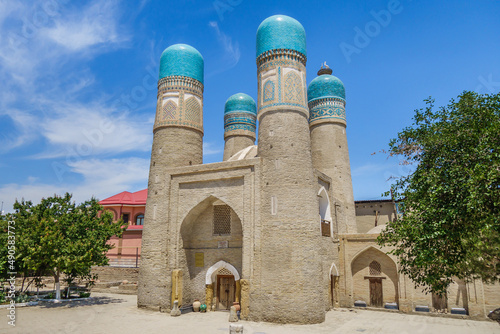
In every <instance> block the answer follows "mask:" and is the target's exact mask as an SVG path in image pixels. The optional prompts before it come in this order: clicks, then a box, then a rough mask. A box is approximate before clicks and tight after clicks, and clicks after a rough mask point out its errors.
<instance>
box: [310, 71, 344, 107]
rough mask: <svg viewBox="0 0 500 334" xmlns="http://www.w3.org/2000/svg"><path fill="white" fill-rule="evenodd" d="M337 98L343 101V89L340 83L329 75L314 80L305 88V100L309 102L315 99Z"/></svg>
mask: <svg viewBox="0 0 500 334" xmlns="http://www.w3.org/2000/svg"><path fill="white" fill-rule="evenodd" d="M324 97H337V98H341V99H344V100H345V88H344V84H343V83H342V81H340V79H339V78H337V77H336V76H333V75H330V74H324V75H320V76H318V77H316V78H314V80H313V81H311V83H310V84H309V87H308V88H307V100H308V101H309V102H311V101H312V100H314V99H317V98H324Z"/></svg>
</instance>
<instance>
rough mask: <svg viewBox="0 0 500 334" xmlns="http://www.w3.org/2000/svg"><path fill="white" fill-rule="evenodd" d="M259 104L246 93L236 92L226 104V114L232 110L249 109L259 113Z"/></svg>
mask: <svg viewBox="0 0 500 334" xmlns="http://www.w3.org/2000/svg"><path fill="white" fill-rule="evenodd" d="M256 109H257V106H256V105H255V101H254V100H253V99H252V97H251V96H249V95H247V94H245V93H238V94H234V95H232V96H231V97H229V98H228V99H227V101H226V104H225V106H224V114H226V113H228V112H232V111H238V112H242V111H247V112H251V113H254V114H255V115H257V111H256Z"/></svg>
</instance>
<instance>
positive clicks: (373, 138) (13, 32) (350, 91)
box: [0, 0, 500, 211]
mask: <svg viewBox="0 0 500 334" xmlns="http://www.w3.org/2000/svg"><path fill="white" fill-rule="evenodd" d="M275 14H285V15H289V16H292V17H294V18H295V19H297V20H299V21H300V22H301V23H302V25H303V26H304V28H305V30H306V34H307V48H308V64H307V78H308V82H310V81H311V80H312V79H313V78H314V77H315V76H316V72H317V70H318V69H319V67H320V65H321V63H322V62H324V61H326V62H327V64H328V65H329V66H330V67H331V68H333V71H334V73H333V74H334V75H336V76H338V77H339V78H340V79H341V80H342V81H343V82H344V84H345V87H346V98H347V106H346V110H347V124H348V126H347V137H348V143H349V153H350V159H351V170H352V178H353V185H354V196H355V199H356V200H362V199H377V198H380V195H381V193H382V192H384V191H386V190H388V188H389V184H390V183H389V181H387V179H388V178H389V177H390V176H398V175H404V174H405V173H407V172H408V170H407V169H406V167H403V166H399V165H398V161H397V159H391V160H387V159H386V156H384V155H383V154H376V155H372V153H373V152H376V151H379V150H381V149H384V148H387V143H388V142H389V140H390V138H393V137H395V136H396V134H397V132H398V131H399V130H401V129H402V128H403V127H405V126H409V125H410V124H411V118H412V115H413V110H414V109H416V108H421V107H423V106H424V102H423V100H424V99H425V98H427V97H429V96H432V97H434V98H435V99H436V105H438V106H439V105H444V104H446V103H447V102H448V101H449V100H450V99H451V98H453V97H456V96H457V95H458V94H460V93H461V92H462V91H463V90H475V91H478V92H480V93H496V92H498V91H499V90H500V19H499V18H500V2H499V1H493V0H491V1H481V0H479V1H459V0H456V1H428V0H422V1H411V0H400V1H396V0H390V1H386V0H383V1H378V0H373V1H250V0H216V1H211V0H208V1H207V0H203V1H201V0H200V1H195V0H192V1H145V0H143V1H137V2H133V1H118V0H115V1H113V0H94V1H78V2H76V1H74V2H72V1H69V0H44V1H3V0H0V78H2V80H1V81H0V154H1V157H2V159H1V160H0V201H3V202H4V210H7V211H10V210H11V208H12V204H13V202H14V200H15V199H16V198H18V199H21V198H25V199H29V200H33V201H34V202H38V201H39V200H40V198H41V197H47V196H50V195H53V194H54V193H57V194H62V193H64V192H66V191H68V192H71V193H73V194H74V198H75V199H76V200H77V201H82V200H85V199H88V198H90V197H91V196H95V197H97V198H99V199H103V198H106V197H108V196H111V195H114V194H116V193H118V192H121V191H124V190H128V191H137V190H141V189H144V188H146V187H147V176H148V169H149V158H150V150H151V143H152V128H153V118H154V113H155V107H156V106H155V104H156V81H157V76H158V61H159V58H160V55H161V52H162V51H163V50H164V49H165V48H167V47H168V46H169V45H172V44H175V43H186V44H190V45H192V46H194V47H195V48H196V49H198V50H199V51H200V52H201V54H202V55H203V57H204V59H205V93H204V126H205V137H204V162H205V163H210V162H217V161H221V160H222V151H223V148H224V140H223V110H224V103H225V101H226V99H227V98H228V97H229V96H230V95H232V94H235V93H238V92H244V93H247V94H249V95H250V96H252V97H253V98H254V99H256V97H257V75H256V72H257V69H256V64H255V34H256V30H257V27H258V26H259V24H260V22H262V21H263V20H264V19H265V18H267V17H268V16H271V15H275Z"/></svg>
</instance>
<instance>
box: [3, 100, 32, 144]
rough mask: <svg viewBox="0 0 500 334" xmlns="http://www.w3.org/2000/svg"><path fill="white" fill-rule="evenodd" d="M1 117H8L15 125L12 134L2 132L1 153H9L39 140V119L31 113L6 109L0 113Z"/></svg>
mask: <svg viewBox="0 0 500 334" xmlns="http://www.w3.org/2000/svg"><path fill="white" fill-rule="evenodd" d="M0 115H6V116H8V117H9V118H10V119H11V120H12V122H13V123H14V129H13V131H12V132H10V133H4V132H2V134H1V135H0V136H1V137H2V145H1V146H0V152H2V153H3V152H7V151H10V150H12V149H14V148H17V147H21V146H23V145H26V144H29V143H31V142H33V141H34V140H35V139H36V138H37V131H38V129H37V128H36V124H37V118H36V117H34V116H33V115H31V114H30V113H27V112H24V111H22V110H19V109H5V110H3V111H0Z"/></svg>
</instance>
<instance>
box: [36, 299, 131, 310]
mask: <svg viewBox="0 0 500 334" xmlns="http://www.w3.org/2000/svg"><path fill="white" fill-rule="evenodd" d="M125 301H126V300H124V299H120V298H114V297H105V296H101V297H90V298H88V299H85V300H73V301H61V302H60V303H54V302H49V301H43V300H39V303H38V307H41V308H61V307H66V308H73V307H82V306H92V305H106V304H117V303H124V302H125Z"/></svg>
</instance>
